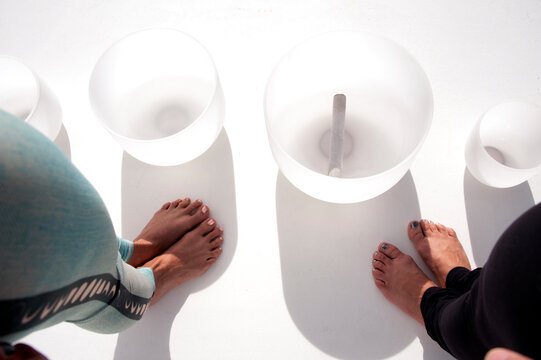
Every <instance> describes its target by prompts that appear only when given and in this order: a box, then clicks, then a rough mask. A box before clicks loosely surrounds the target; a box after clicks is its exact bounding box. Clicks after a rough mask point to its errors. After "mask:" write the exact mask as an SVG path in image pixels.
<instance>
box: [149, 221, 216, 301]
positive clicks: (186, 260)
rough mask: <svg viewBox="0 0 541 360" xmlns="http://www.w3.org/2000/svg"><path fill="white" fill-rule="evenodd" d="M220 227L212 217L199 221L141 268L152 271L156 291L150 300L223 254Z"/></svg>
mask: <svg viewBox="0 0 541 360" xmlns="http://www.w3.org/2000/svg"><path fill="white" fill-rule="evenodd" d="M222 234H223V229H222V228H221V227H218V228H217V227H216V221H215V220H214V219H212V218H210V219H208V220H206V221H204V222H202V223H200V224H199V225H198V226H197V227H196V228H195V229H193V230H191V231H189V232H188V233H186V234H185V235H184V236H183V237H182V238H181V239H180V240H179V241H177V242H176V243H174V244H173V245H171V247H170V248H169V249H167V250H166V251H165V252H163V254H161V255H159V256H156V257H155V258H154V259H152V260H150V261H149V262H147V263H146V264H145V265H143V267H150V268H151V269H152V270H153V272H154V279H155V281H156V291H155V292H154V297H153V298H152V301H151V302H150V304H151V305H153V304H154V303H156V301H158V300H159V299H160V298H161V297H162V296H163V295H165V294H166V293H167V292H168V291H169V290H171V289H172V288H174V287H176V286H178V285H180V284H182V283H185V282H186V281H188V280H190V279H192V278H194V277H197V276H199V275H202V274H203V273H204V272H205V271H207V269H208V268H209V267H210V266H211V265H212V264H214V263H215V262H216V259H217V258H218V256H220V254H221V253H222V248H221V247H220V246H221V245H222V244H223V242H224V239H223V237H222V236H221V235H222Z"/></svg>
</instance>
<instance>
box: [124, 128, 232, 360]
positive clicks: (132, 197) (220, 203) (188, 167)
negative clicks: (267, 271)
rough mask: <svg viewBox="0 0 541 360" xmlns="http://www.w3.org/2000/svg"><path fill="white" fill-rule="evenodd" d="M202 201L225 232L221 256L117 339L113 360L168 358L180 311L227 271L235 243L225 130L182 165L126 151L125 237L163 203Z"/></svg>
mask: <svg viewBox="0 0 541 360" xmlns="http://www.w3.org/2000/svg"><path fill="white" fill-rule="evenodd" d="M184 197H190V198H191V199H192V200H196V199H201V200H203V202H204V203H205V204H207V205H208V207H209V208H210V216H212V217H213V218H215V219H216V221H217V223H218V225H219V226H222V227H223V228H224V235H223V236H224V239H225V242H224V245H223V246H222V248H223V253H222V255H221V256H220V258H219V259H218V261H217V262H216V263H215V264H214V265H213V266H212V267H211V268H210V269H209V270H208V271H207V272H206V273H205V274H204V275H202V276H201V277H199V278H196V279H193V280H190V281H189V282H187V283H186V284H183V285H181V286H179V287H178V288H176V289H174V290H172V291H171V292H170V293H169V294H167V295H166V296H165V297H163V298H162V299H161V300H160V301H159V302H158V303H157V304H156V305H155V306H153V307H152V308H150V309H149V310H148V311H147V312H146V314H145V316H144V317H143V319H141V320H140V321H139V322H138V323H137V324H135V325H134V326H133V327H131V328H130V329H128V330H127V331H125V332H122V333H121V334H120V335H119V336H118V341H117V346H116V350H115V359H117V360H120V359H124V360H128V359H130V360H131V359H153V360H163V359H170V358H171V355H170V353H169V336H170V332H171V326H172V324H173V321H174V319H175V317H176V316H177V314H178V312H179V311H180V310H181V308H182V306H183V305H184V303H185V302H186V299H187V298H188V296H189V295H190V294H191V293H194V292H197V291H200V290H202V289H204V288H206V287H208V286H209V285H211V284H212V283H214V282H215V281H216V280H217V279H218V278H219V277H220V276H221V275H222V274H223V273H224V272H225V270H226V269H227V267H228V266H229V264H230V263H231V260H232V259H233V255H234V253H235V249H236V245H237V211H236V200H235V199H236V198H235V181H234V174H233V158H232V154H231V146H230V144H229V138H228V137H227V133H226V132H225V130H222V132H221V133H220V135H219V136H218V138H217V139H216V142H215V143H214V144H213V146H212V147H211V148H210V149H209V150H208V151H207V152H205V153H204V154H203V155H201V156H200V157H199V158H197V159H195V160H193V161H191V162H189V163H186V164H182V165H178V166H166V167H159V166H152V165H148V164H145V163H142V162H140V161H139V160H137V159H135V158H133V157H131V156H130V155H128V154H127V153H124V157H123V161H122V236H123V237H124V238H126V239H130V240H133V239H134V238H135V237H136V236H137V235H138V234H139V232H140V231H141V229H142V228H143V226H144V225H145V224H146V223H147V222H148V220H149V219H150V218H151V217H152V215H153V214H154V212H156V210H158V209H159V208H160V207H161V206H162V205H163V204H164V203H165V202H167V201H172V200H175V199H177V198H184Z"/></svg>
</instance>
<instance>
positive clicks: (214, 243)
mask: <svg viewBox="0 0 541 360" xmlns="http://www.w3.org/2000/svg"><path fill="white" fill-rule="evenodd" d="M223 243H224V238H223V237H221V236H219V237H217V238H215V239H214V240H212V241H211V242H210V244H209V250H215V249H217V248H219V247H220V246H222V245H223Z"/></svg>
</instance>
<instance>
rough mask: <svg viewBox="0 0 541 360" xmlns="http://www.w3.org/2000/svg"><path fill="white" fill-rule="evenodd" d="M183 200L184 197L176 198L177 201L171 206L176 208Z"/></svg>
mask: <svg viewBox="0 0 541 360" xmlns="http://www.w3.org/2000/svg"><path fill="white" fill-rule="evenodd" d="M181 201H182V199H176V200H175V201H173V202H172V203H171V206H172V207H175V208H176V207H178V205H179V204H180V203H181Z"/></svg>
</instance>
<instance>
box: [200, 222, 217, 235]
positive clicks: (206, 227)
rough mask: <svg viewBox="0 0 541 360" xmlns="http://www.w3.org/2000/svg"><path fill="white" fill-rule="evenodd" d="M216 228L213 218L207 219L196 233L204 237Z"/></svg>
mask: <svg viewBox="0 0 541 360" xmlns="http://www.w3.org/2000/svg"><path fill="white" fill-rule="evenodd" d="M215 227H216V220H214V219H213V218H210V219H207V220H206V221H203V222H202V223H201V224H200V225H199V226H198V227H197V229H196V230H197V231H198V232H199V233H200V234H201V235H202V236H205V235H207V234H208V233H210V232H211V231H212V230H214V228H215Z"/></svg>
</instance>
